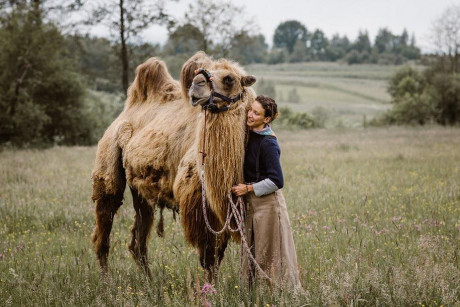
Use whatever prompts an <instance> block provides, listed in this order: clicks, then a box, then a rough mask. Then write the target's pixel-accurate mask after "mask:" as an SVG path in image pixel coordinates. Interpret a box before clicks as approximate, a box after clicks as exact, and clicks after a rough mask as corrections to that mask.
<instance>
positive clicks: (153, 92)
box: [126, 58, 181, 107]
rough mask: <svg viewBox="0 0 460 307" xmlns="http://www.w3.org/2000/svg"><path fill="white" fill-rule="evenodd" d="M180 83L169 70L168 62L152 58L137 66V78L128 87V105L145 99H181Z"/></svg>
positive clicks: (162, 100) (163, 100)
mask: <svg viewBox="0 0 460 307" xmlns="http://www.w3.org/2000/svg"><path fill="white" fill-rule="evenodd" d="M180 95H181V92H180V87H179V83H178V82H177V81H176V80H174V79H173V78H172V77H171V75H170V74H169V72H168V69H167V67H166V64H165V63H164V62H163V61H161V60H159V59H157V58H150V59H148V60H147V61H145V62H144V63H142V64H141V65H139V66H138V67H137V68H136V78H135V79H134V82H133V83H132V84H131V86H130V87H129V89H128V99H127V101H126V103H127V106H128V107H129V106H131V105H133V104H136V103H142V102H145V101H158V100H159V101H161V102H165V101H170V100H175V99H179V98H180Z"/></svg>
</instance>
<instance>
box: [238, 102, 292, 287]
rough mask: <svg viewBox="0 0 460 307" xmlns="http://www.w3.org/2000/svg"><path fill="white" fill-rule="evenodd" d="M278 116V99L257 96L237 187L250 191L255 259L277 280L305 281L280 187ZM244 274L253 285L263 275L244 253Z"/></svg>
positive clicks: (250, 237)
mask: <svg viewBox="0 0 460 307" xmlns="http://www.w3.org/2000/svg"><path fill="white" fill-rule="evenodd" d="M277 116H278V108H277V105H276V103H275V101H274V100H273V99H271V98H269V97H267V96H263V95H261V96H258V97H256V99H255V101H254V103H253V104H252V106H251V109H250V110H249V111H248V119H247V126H248V127H249V140H248V144H247V148H246V154H245V159H244V180H245V181H246V183H240V184H238V185H236V186H233V187H232V192H233V193H234V194H235V195H237V196H243V195H246V201H247V211H246V233H247V241H248V244H249V246H250V247H251V250H252V254H253V255H254V257H255V259H256V262H257V263H258V264H259V265H260V267H261V268H262V269H263V270H264V272H265V273H266V274H267V275H268V276H269V277H270V279H271V280H272V281H273V282H275V283H276V284H278V285H285V284H286V283H288V284H291V285H293V286H294V287H295V288H299V287H300V280H299V272H298V268H297V256H296V252H295V246H294V240H293V238H292V233H291V226H290V223H289V217H288V214H287V210H286V203H285V200H284V196H283V193H282V192H281V188H282V187H283V185H284V179H283V172H282V170H281V165H280V148H279V145H278V142H277V140H276V136H275V134H274V133H273V131H272V129H271V128H270V123H271V122H272V121H273V120H274V119H275V118H276V117H277ZM243 275H244V278H245V279H246V281H247V282H248V283H249V285H251V284H252V283H253V282H254V280H255V279H256V278H257V277H258V276H260V274H258V272H257V270H256V269H255V267H254V265H253V263H251V261H250V260H248V257H247V254H246V255H244V256H243Z"/></svg>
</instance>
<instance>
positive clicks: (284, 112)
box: [276, 107, 322, 129]
mask: <svg viewBox="0 0 460 307" xmlns="http://www.w3.org/2000/svg"><path fill="white" fill-rule="evenodd" d="M279 113H280V116H279V118H278V119H277V120H276V122H277V123H278V124H279V125H280V126H282V127H286V128H294V129H310V128H320V127H322V126H321V125H320V124H319V123H318V122H317V121H316V120H315V118H313V117H312V116H311V115H309V114H308V113H306V112H293V111H292V110H291V109H290V108H288V107H281V108H280V109H279Z"/></svg>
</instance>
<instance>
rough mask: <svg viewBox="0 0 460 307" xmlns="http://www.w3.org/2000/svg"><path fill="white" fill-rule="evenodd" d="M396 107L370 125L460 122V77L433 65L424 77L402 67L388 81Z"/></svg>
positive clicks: (448, 123)
mask: <svg viewBox="0 0 460 307" xmlns="http://www.w3.org/2000/svg"><path fill="white" fill-rule="evenodd" d="M388 92H389V93H390V95H391V96H392V103H393V105H394V106H393V108H392V109H391V110H390V111H388V112H387V113H385V114H384V115H383V116H381V117H379V118H377V119H375V120H373V121H372V122H371V124H373V125H381V124H384V123H387V124H420V125H423V124H425V123H428V122H437V123H439V124H442V125H454V124H456V123H458V122H460V77H459V76H457V75H454V74H449V73H445V72H442V71H439V67H437V66H434V67H432V68H430V69H428V70H426V71H425V72H424V73H423V74H422V73H420V72H418V71H417V70H415V69H413V68H411V67H403V68H402V69H400V70H398V71H397V72H396V73H395V74H394V75H393V76H392V77H391V78H390V80H389V84H388Z"/></svg>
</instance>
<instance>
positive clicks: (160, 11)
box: [76, 0, 173, 95]
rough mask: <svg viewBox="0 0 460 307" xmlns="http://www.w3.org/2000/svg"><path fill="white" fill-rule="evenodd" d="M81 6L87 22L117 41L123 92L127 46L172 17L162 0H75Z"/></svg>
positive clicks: (125, 81) (128, 55)
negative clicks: (150, 28) (107, 30)
mask: <svg viewBox="0 0 460 307" xmlns="http://www.w3.org/2000/svg"><path fill="white" fill-rule="evenodd" d="M76 2H77V3H78V5H79V7H80V8H83V9H84V10H86V11H88V12H89V14H90V16H89V17H88V18H86V20H85V21H84V22H85V23H86V24H89V25H93V24H102V25H103V26H105V27H106V28H107V29H109V31H111V32H112V35H113V36H114V37H117V42H119V57H120V61H121V68H122V69H121V81H122V82H121V83H122V86H123V91H124V93H125V95H126V93H127V90H128V86H129V57H130V53H129V49H128V43H129V42H130V41H131V40H133V39H134V38H135V37H137V36H138V34H139V33H140V32H141V31H143V30H145V29H146V28H147V27H149V26H151V25H152V24H168V25H169V26H171V25H172V24H173V20H172V19H171V18H170V17H169V15H168V14H166V12H165V10H164V2H163V1H161V0H155V1H148V0H97V1H95V0H93V1H89V0H88V1H84V0H76Z"/></svg>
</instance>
